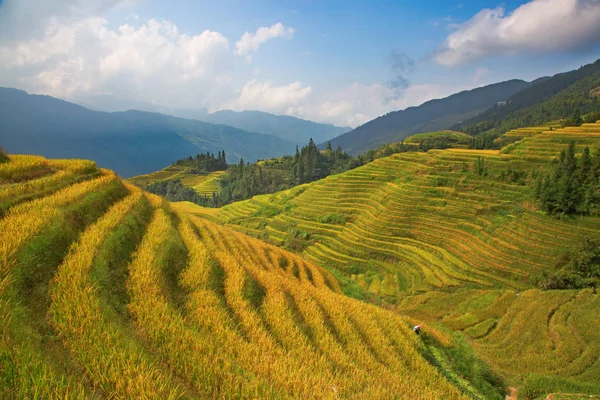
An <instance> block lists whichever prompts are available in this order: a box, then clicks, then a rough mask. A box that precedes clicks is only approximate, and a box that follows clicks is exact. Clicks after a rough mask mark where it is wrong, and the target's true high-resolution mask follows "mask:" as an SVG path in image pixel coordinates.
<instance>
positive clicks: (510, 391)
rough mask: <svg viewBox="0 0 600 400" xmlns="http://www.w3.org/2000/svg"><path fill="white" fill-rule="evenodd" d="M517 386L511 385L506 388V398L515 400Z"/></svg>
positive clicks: (516, 397)
mask: <svg viewBox="0 0 600 400" xmlns="http://www.w3.org/2000/svg"><path fill="white" fill-rule="evenodd" d="M517 399H518V396H517V388H514V387H511V388H508V394H507V395H506V400H517Z"/></svg>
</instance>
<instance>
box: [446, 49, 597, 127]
mask: <svg viewBox="0 0 600 400" xmlns="http://www.w3.org/2000/svg"><path fill="white" fill-rule="evenodd" d="M599 85H600V60H598V61H596V62H594V63H593V64H588V65H585V66H582V67H581V68H579V69H577V70H575V71H570V72H564V73H560V74H556V75H554V76H553V77H551V78H544V79H541V80H538V81H534V82H533V83H532V85H531V86H530V87H528V88H526V89H523V90H521V91H519V92H517V93H515V94H514V95H513V96H511V97H510V98H509V99H508V101H507V104H506V105H503V106H499V105H496V106H493V107H491V108H490V109H488V110H486V111H485V112H482V113H481V114H479V115H477V116H475V117H473V118H471V119H469V120H466V121H464V122H462V123H460V124H456V125H455V126H453V129H456V130H461V131H463V132H466V133H468V134H470V135H480V134H483V133H485V134H488V135H492V136H495V137H497V136H499V135H500V134H502V133H505V132H508V131H509V130H511V129H515V128H520V127H527V126H535V125H541V124H544V123H546V122H548V121H552V120H558V119H566V118H570V117H572V116H573V114H574V113H575V112H580V113H581V114H587V113H593V112H595V113H599V112H600V101H599V100H600V99H599V98H598V96H595V95H593V94H592V93H591V90H592V89H593V88H596V87H598V86H599ZM577 110H578V111H577ZM598 119H600V115H599V114H597V115H596V116H593V117H591V118H590V120H589V121H587V122H595V121H596V120H598Z"/></svg>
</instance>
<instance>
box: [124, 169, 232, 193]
mask: <svg viewBox="0 0 600 400" xmlns="http://www.w3.org/2000/svg"><path fill="white" fill-rule="evenodd" d="M224 173H225V171H215V172H211V173H208V174H195V173H192V172H190V171H189V168H188V167H181V166H177V165H172V166H170V167H167V168H165V169H163V170H160V171H156V172H153V173H151V174H146V175H138V176H134V177H132V178H129V179H127V181H128V182H131V183H133V184H135V185H138V186H142V187H143V186H145V185H147V184H149V183H152V182H157V181H165V180H171V179H180V180H181V183H182V184H183V185H184V186H187V187H190V188H192V189H194V190H195V191H196V192H198V194H201V195H204V196H208V197H210V196H212V195H213V193H219V191H220V187H219V183H218V179H219V177H220V176H221V175H223V174H224Z"/></svg>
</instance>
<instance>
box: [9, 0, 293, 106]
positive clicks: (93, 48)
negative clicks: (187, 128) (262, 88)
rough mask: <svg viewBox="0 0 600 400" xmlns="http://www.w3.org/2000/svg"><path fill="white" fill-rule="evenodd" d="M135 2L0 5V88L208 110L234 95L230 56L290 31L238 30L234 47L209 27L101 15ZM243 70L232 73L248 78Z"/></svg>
mask: <svg viewBox="0 0 600 400" xmlns="http://www.w3.org/2000/svg"><path fill="white" fill-rule="evenodd" d="M137 1H139V0H86V1H78V0H54V1H48V0H5V1H4V2H2V3H0V4H1V6H0V33H1V34H0V86H10V87H18V88H20V89H24V90H27V91H29V92H33V93H43V94H49V95H52V96H56V97H62V98H67V99H72V100H81V101H85V99H86V98H91V97H93V96H97V95H103V96H113V97H114V98H120V99H123V100H125V99H126V100H128V101H132V102H138V103H147V104H156V105H167V106H169V107H171V108H186V109H189V108H193V109H200V108H204V107H211V106H213V107H214V106H215V105H218V104H222V103H224V102H227V101H229V100H230V99H231V98H233V96H235V95H236V90H235V87H234V83H233V77H234V75H235V72H236V64H239V63H240V61H241V60H240V59H239V58H238V57H237V53H239V54H246V53H248V52H250V51H256V50H257V49H258V48H259V47H260V45H261V44H262V43H264V42H265V41H267V40H269V39H271V38H274V37H286V38H289V37H291V35H292V34H293V29H292V28H286V27H284V25H283V24H281V23H277V24H275V25H273V26H271V27H269V28H260V29H258V30H257V31H256V32H255V33H252V34H251V33H245V34H244V35H243V36H242V38H241V39H240V41H239V42H238V44H237V46H236V49H237V50H234V49H232V48H231V45H230V42H229V40H228V39H227V38H226V37H225V36H223V35H222V34H221V33H219V32H215V31H210V30H205V31H203V32H199V33H197V34H188V33H184V32H181V31H180V30H179V28H178V27H177V25H175V24H174V23H172V22H170V21H162V20H157V19H150V20H147V21H140V20H139V17H138V18H136V17H135V15H134V14H132V15H134V17H132V18H127V19H126V21H127V23H124V24H122V25H120V26H118V27H116V28H114V24H111V23H109V21H108V20H107V19H106V17H105V13H106V12H107V11H108V10H109V9H111V8H114V7H124V6H126V5H128V4H130V3H135V2H137ZM246 55H247V54H246ZM246 69H247V71H245V72H244V70H243V69H242V70H239V69H237V72H238V74H240V73H241V74H244V73H246V74H247V75H248V76H251V75H252V71H251V70H250V69H249V68H246ZM250 89H252V87H249V88H248V89H247V90H250ZM254 89H256V88H254Z"/></svg>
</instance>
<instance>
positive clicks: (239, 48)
mask: <svg viewBox="0 0 600 400" xmlns="http://www.w3.org/2000/svg"><path fill="white" fill-rule="evenodd" d="M292 36H294V29H293V28H286V27H285V26H284V25H283V24H282V23H281V22H278V23H276V24H275V25H272V26H270V27H264V26H263V27H261V28H258V30H257V31H256V32H255V33H250V32H246V33H244V34H243V35H242V37H241V38H240V40H238V41H237V42H236V44H235V53H236V54H237V55H247V54H249V53H250V52H252V51H256V50H258V48H259V47H260V46H261V45H262V44H263V43H265V42H266V41H268V40H271V39H275V38H284V39H291V38H292Z"/></svg>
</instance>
